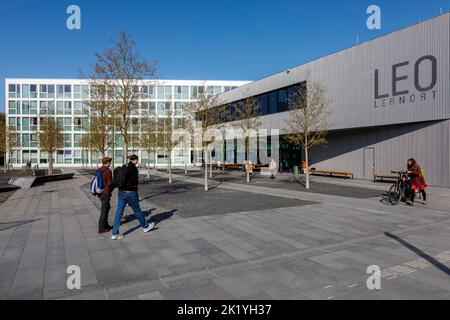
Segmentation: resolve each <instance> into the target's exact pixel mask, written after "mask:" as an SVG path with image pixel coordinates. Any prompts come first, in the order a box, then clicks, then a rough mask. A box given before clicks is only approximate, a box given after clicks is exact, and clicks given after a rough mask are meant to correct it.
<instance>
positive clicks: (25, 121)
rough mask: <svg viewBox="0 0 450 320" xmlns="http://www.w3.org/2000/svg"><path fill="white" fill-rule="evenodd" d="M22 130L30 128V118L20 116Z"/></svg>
mask: <svg viewBox="0 0 450 320" xmlns="http://www.w3.org/2000/svg"><path fill="white" fill-rule="evenodd" d="M22 130H23V131H29V130H30V118H28V117H24V118H22Z"/></svg>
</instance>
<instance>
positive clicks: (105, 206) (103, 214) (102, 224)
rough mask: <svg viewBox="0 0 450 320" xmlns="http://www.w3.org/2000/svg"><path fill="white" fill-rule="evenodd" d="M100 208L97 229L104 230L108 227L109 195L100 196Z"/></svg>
mask: <svg viewBox="0 0 450 320" xmlns="http://www.w3.org/2000/svg"><path fill="white" fill-rule="evenodd" d="M100 200H101V201H102V208H101V209H100V219H99V220H98V228H99V229H105V228H106V227H108V215H109V210H110V209H111V195H102V196H101V197H100Z"/></svg>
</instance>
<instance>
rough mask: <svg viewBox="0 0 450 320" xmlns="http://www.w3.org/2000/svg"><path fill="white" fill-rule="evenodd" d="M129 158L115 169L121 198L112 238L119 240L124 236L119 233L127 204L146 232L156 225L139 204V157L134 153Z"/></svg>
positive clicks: (115, 178) (116, 182)
mask: <svg viewBox="0 0 450 320" xmlns="http://www.w3.org/2000/svg"><path fill="white" fill-rule="evenodd" d="M129 159H130V161H129V162H128V164H126V165H123V166H122V167H119V168H116V169H114V182H115V185H116V186H117V187H118V188H119V199H118V202H117V211H116V216H115V218H114V226H113V230H112V236H111V239H112V240H119V239H122V238H123V235H120V234H119V228H120V223H121V221H122V216H123V212H124V210H125V207H126V205H127V204H128V205H129V206H130V207H131V209H132V210H133V213H134V215H135V216H136V218H137V219H138V221H139V223H140V224H141V227H142V228H143V229H144V232H145V233H147V232H149V231H151V230H153V229H154V227H155V223H154V222H152V223H148V222H147V220H146V219H145V217H144V215H143V214H142V211H141V207H140V205H139V195H138V184H139V172H138V169H137V167H136V165H137V163H138V160H139V158H138V156H136V155H132V156H130V157H129Z"/></svg>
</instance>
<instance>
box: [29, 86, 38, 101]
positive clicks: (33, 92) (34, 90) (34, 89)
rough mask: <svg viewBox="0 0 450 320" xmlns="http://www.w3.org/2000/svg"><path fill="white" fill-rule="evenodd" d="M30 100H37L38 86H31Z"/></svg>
mask: <svg viewBox="0 0 450 320" xmlns="http://www.w3.org/2000/svg"><path fill="white" fill-rule="evenodd" d="M30 98H37V85H35V84H32V85H30Z"/></svg>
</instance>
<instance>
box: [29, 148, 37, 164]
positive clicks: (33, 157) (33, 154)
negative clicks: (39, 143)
mask: <svg viewBox="0 0 450 320" xmlns="http://www.w3.org/2000/svg"><path fill="white" fill-rule="evenodd" d="M30 154H31V163H32V164H36V163H37V162H38V152H37V150H31V151H30Z"/></svg>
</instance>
